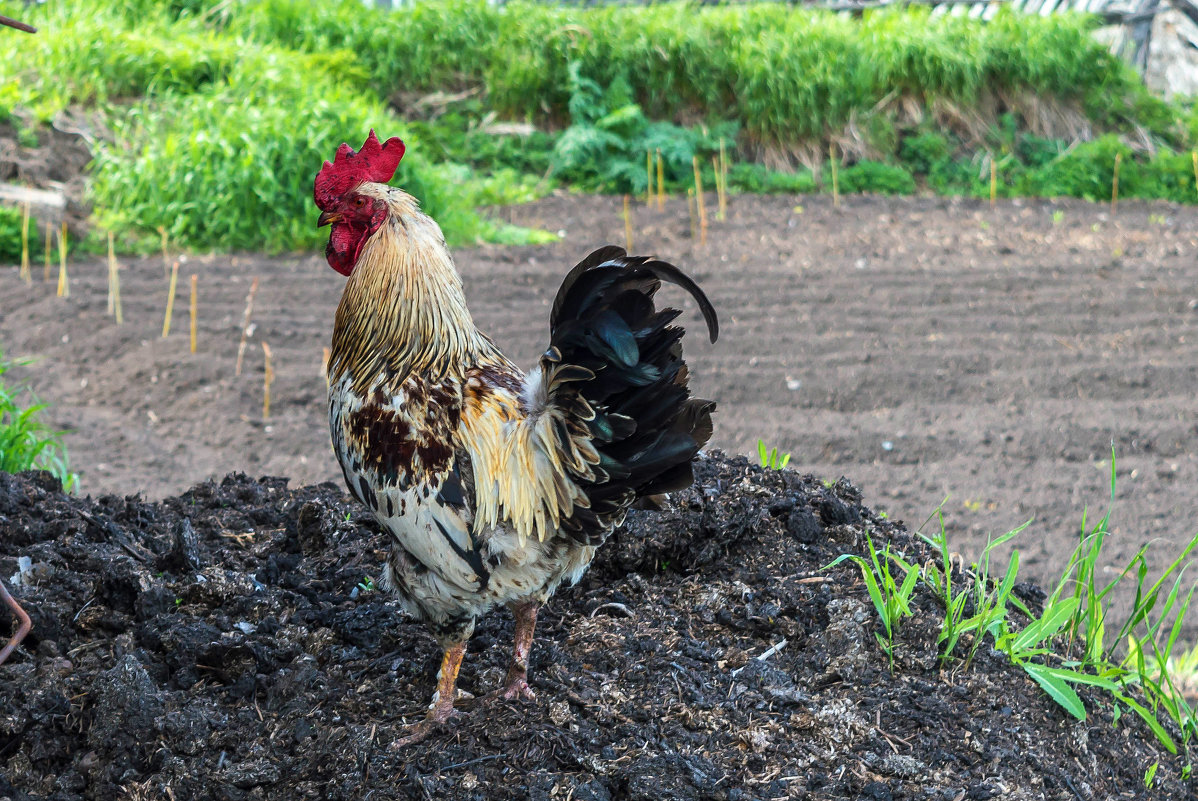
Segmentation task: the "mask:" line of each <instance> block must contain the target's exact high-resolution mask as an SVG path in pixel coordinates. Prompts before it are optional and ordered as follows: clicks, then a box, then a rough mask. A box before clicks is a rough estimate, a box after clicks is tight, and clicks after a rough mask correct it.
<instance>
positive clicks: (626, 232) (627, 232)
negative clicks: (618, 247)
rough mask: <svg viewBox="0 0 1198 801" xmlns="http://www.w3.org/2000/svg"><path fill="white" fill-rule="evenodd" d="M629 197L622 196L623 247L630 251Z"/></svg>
mask: <svg viewBox="0 0 1198 801" xmlns="http://www.w3.org/2000/svg"><path fill="white" fill-rule="evenodd" d="M628 206H629V197H628V195H625V196H624V249H625V250H626V251H628V252H629V253H631V252H632V212H631V211H630V210H629V208H628Z"/></svg>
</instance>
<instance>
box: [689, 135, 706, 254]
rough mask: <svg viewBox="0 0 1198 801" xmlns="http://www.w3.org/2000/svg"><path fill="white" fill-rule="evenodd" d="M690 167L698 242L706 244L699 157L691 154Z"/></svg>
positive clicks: (704, 210)
mask: <svg viewBox="0 0 1198 801" xmlns="http://www.w3.org/2000/svg"><path fill="white" fill-rule="evenodd" d="M691 167H692V168H693V169H694V171H695V204H696V206H697V207H698V209H699V244H700V245H706V244H707V204H706V203H704V202H703V175H702V173H701V172H700V170H699V157H698V156H691Z"/></svg>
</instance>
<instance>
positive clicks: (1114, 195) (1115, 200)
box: [1111, 153, 1123, 216]
mask: <svg viewBox="0 0 1198 801" xmlns="http://www.w3.org/2000/svg"><path fill="white" fill-rule="evenodd" d="M1122 163H1123V154H1122V153H1116V154H1115V177H1114V178H1112V179H1111V216H1114V215H1115V212H1116V211H1118V208H1119V165H1120V164H1122Z"/></svg>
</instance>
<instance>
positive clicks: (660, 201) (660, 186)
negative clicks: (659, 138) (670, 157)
mask: <svg viewBox="0 0 1198 801" xmlns="http://www.w3.org/2000/svg"><path fill="white" fill-rule="evenodd" d="M665 207H666V180H665V170H664V169H662V166H661V148H660V147H659V148H657V210H658V211H664V210H665Z"/></svg>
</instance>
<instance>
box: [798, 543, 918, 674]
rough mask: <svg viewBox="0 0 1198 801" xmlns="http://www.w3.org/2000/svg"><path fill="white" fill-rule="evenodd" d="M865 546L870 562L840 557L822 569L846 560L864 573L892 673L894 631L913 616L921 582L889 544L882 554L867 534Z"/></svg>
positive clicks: (879, 641) (911, 566)
mask: <svg viewBox="0 0 1198 801" xmlns="http://www.w3.org/2000/svg"><path fill="white" fill-rule="evenodd" d="M865 544H866V546H867V547H868V549H869V559H868V560H867V559H865V558H864V557H861V556H856V555H853V554H841V555H840V556H838V557H836V558H835V559H833V560H832V561H831V562H829V563H828V564H827V565H825V566H824V567H823V568H821V569H822V570H828V569H829V568H832V567H835V566H836V565H838V564H840V563H841V562H843V561H845V560H846V559H847V560H850V561H852V562H853V563H854V564H856V565H857V567H858V568H859V569H860V570H861V578H862V580H863V581H864V582H865V588H866V590H867V591H868V592H869V599H870V601H871V602H873V605H874V610H875V611H876V612H877V613H878V617H879V618H880V619H881V620H882V626H883V628H884V629H885V630H886V636H885V637H883V636H882V635H881V634H878V633H876V632H875V633H874V636H875V637H876V638H877V640H878V645H879V646H881V648H882V650H883V651H884V652H885V653H886V656H887V657H889V659H890V669H891V670H892V671H893V670H894V635H895V631H896V630H897V629H898V624H899V622H900V621H901V620H902V619H903V618H904V617H910V616H911V596H912V594H914V592H915V588H916V582H917V581H918V580H919V569H918V568H917V567H916V566H915V565H913V564H911V563H909V562H907V561H906V560H904V559H903V558H902V556H900V555H899V554H897V553H894V552H893V551H891V549H890V543H889V542H888V543H886V545H885V547H883V548H882V550H881V552H879V551H878V549H877V548H876V547H874V541H873V538H871V537H870V536H869V534H868V533H867V534H866V535H865ZM895 568H897V570H898V571H900V572H899V573H898V574H896V572H895ZM900 577H901V581H900Z"/></svg>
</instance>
